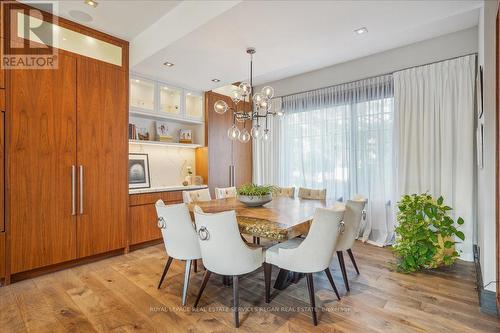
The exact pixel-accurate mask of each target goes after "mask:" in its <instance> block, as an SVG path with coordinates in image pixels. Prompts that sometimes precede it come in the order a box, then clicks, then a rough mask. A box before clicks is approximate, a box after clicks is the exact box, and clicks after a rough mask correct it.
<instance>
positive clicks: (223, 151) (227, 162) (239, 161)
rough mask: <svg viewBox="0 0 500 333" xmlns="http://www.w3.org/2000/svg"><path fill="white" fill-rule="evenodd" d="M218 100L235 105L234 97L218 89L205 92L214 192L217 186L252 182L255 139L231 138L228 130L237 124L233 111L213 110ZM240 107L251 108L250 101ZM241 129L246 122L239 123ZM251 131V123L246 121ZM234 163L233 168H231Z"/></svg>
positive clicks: (209, 156)
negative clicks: (239, 139) (220, 112)
mask: <svg viewBox="0 0 500 333" xmlns="http://www.w3.org/2000/svg"><path fill="white" fill-rule="evenodd" d="M218 100H224V101H225V102H226V103H227V104H228V105H230V106H232V107H234V103H233V102H232V100H231V98H230V97H228V96H225V95H220V94H217V93H214V92H207V93H205V115H206V116H205V117H206V119H207V121H206V132H207V140H208V186H209V188H210V191H211V192H212V193H211V194H212V196H214V193H213V189H214V188H215V187H228V186H231V185H234V186H240V185H242V184H245V183H250V182H252V143H251V142H248V143H241V142H239V141H238V140H234V141H233V140H230V139H229V138H228V136H227V130H228V129H229V128H230V127H231V126H232V124H233V114H232V112H230V111H228V112H226V113H224V114H218V113H216V112H215V111H214V110H213V105H214V103H215V102H216V101H218ZM240 103H241V104H240V105H239V106H238V108H239V109H244V110H246V111H250V110H251V105H250V104H249V103H243V102H240ZM237 125H238V127H239V128H240V130H241V129H242V126H243V125H242V124H240V123H237ZM246 126H247V130H248V131H250V129H251V127H250V126H251V125H250V123H249V122H247V124H246ZM231 167H233V170H234V175H233V172H232V171H230V169H231Z"/></svg>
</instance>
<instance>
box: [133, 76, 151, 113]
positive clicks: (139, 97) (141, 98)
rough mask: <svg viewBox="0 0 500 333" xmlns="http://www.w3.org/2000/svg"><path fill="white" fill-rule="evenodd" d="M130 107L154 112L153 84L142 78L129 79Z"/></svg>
mask: <svg viewBox="0 0 500 333" xmlns="http://www.w3.org/2000/svg"><path fill="white" fill-rule="evenodd" d="M130 106H131V107H134V108H139V109H143V110H147V111H154V110H155V83H154V82H153V81H150V80H145V79H142V78H134V77H132V78H130Z"/></svg>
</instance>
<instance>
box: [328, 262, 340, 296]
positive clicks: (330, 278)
mask: <svg viewBox="0 0 500 333" xmlns="http://www.w3.org/2000/svg"><path fill="white" fill-rule="evenodd" d="M325 273H326V276H327V277H328V280H329V281H330V284H331V285H332V288H333V291H334V292H335V295H337V299H338V300H339V301H340V295H339V291H338V290H337V287H336V286H335V282H334V281H333V277H332V273H331V272H330V268H328V267H327V268H326V269H325Z"/></svg>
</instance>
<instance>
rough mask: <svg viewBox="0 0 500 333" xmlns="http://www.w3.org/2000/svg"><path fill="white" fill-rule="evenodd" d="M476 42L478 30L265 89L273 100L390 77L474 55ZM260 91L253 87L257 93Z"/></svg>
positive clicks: (280, 82) (459, 33) (316, 72)
mask: <svg viewBox="0 0 500 333" xmlns="http://www.w3.org/2000/svg"><path fill="white" fill-rule="evenodd" d="M477 38H478V31H477V27H473V28H470V29H466V30H462V31H458V32H455V33H452V34H448V35H443V36H440V37H437V38H433V39H429V40H425V41H422V42H418V43H415V44H410V45H407V46H403V47H400V48H396V49H392V50H389V51H385V52H381V53H377V54H374V55H371V56H368V57H364V58H359V59H356V60H352V61H348V62H344V63H341V64H338V65H334V66H331V67H326V68H323V69H319V70H316V71H312V72H308V73H304V74H301V75H297V76H292V77H289V78H286V79H283V80H278V81H274V82H269V83H266V84H265V85H270V86H272V87H273V88H274V91H275V95H276V96H283V95H288V94H294V93H298V92H302V91H306V90H311V89H317V88H322V87H327V86H331V85H335V84H339V83H345V82H350V81H355V80H359V79H364V78H367V77H371V76H376V75H380V74H386V73H392V72H394V71H397V70H400V69H404V68H407V67H411V66H417V65H423V64H426V63H430V62H434V61H440V60H445V59H449V58H453V57H457V56H461V55H466V54H470V53H475V52H477V50H478V45H477ZM261 88H262V86H260V87H256V89H257V90H260V89H261Z"/></svg>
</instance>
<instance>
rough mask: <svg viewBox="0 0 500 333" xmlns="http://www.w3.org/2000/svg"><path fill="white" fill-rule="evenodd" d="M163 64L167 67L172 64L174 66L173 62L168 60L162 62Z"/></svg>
mask: <svg viewBox="0 0 500 333" xmlns="http://www.w3.org/2000/svg"><path fill="white" fill-rule="evenodd" d="M163 64H164V65H165V66H167V67H173V66H174V64H173V63H171V62H168V61H167V62H164V63H163Z"/></svg>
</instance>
